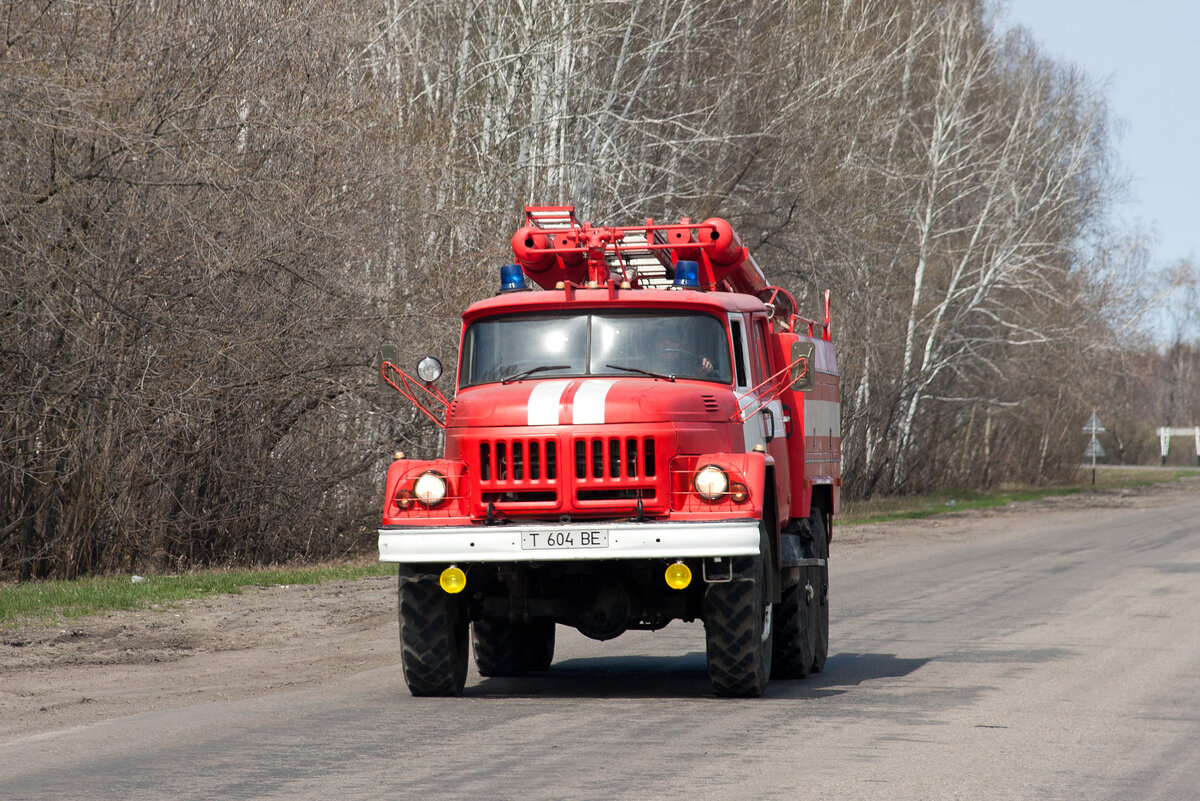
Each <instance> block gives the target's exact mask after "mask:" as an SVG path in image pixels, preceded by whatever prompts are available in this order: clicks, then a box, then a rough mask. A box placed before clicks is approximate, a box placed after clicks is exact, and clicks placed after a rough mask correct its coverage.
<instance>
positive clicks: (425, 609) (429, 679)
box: [399, 566, 468, 696]
mask: <svg viewBox="0 0 1200 801" xmlns="http://www.w3.org/2000/svg"><path fill="white" fill-rule="evenodd" d="M399 596H400V604H399V606H400V665H401V667H402V669H403V671H404V682H405V683H406V684H407V685H408V690H409V692H411V693H412V694H413V695H418V696H423V695H442V696H445V695H460V694H462V691H463V685H465V684H466V681H467V659H468V655H467V616H466V610H465V609H464V607H463V601H462V600H461V599H460V598H458V597H457V596H454V595H451V594H449V593H448V592H446V591H445V590H443V589H442V588H441V587H440V586H439V585H438V577H437V576H436V575H432V574H428V573H420V572H417V571H415V570H412V569H411V568H406V567H405V566H401V567H400V587H399Z"/></svg>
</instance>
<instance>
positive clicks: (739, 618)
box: [704, 555, 773, 697]
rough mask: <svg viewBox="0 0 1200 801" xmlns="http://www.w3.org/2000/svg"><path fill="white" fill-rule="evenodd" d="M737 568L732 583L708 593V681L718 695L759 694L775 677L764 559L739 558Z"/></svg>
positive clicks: (721, 584)
mask: <svg viewBox="0 0 1200 801" xmlns="http://www.w3.org/2000/svg"><path fill="white" fill-rule="evenodd" d="M733 569H734V573H733V580H732V581H722V582H714V583H711V584H709V585H708V587H707V588H706V589H705V593H704V633H705V641H706V645H707V651H708V678H709V681H711V682H712V687H713V690H715V691H716V693H717V695H723V696H737V697H753V696H759V695H762V694H763V691H764V690H765V689H766V687H767V679H768V678H769V677H770V675H771V650H772V648H771V635H772V631H773V629H772V625H771V621H772V606H773V605H772V604H771V603H770V602H769V598H768V595H767V582H766V575H765V573H764V566H763V557H762V556H761V555H759V556H742V557H737V558H735V559H734V563H733Z"/></svg>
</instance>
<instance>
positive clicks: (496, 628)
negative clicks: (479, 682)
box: [471, 618, 555, 676]
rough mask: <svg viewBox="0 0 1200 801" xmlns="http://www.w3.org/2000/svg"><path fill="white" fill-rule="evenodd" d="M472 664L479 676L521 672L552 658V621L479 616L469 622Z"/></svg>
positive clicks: (543, 665)
mask: <svg viewBox="0 0 1200 801" xmlns="http://www.w3.org/2000/svg"><path fill="white" fill-rule="evenodd" d="M471 630H472V631H471V641H472V643H473V644H474V650H475V667H476V668H477V669H478V670H479V675H481V676H524V675H525V674H526V673H528V672H529V671H531V670H545V669H546V668H548V667H550V663H551V662H552V661H553V659H554V630H555V629H554V621H553V620H535V621H532V622H530V623H519V622H514V621H511V620H505V619H502V618H482V619H480V620H476V621H475V622H474V623H473V624H472V625H471Z"/></svg>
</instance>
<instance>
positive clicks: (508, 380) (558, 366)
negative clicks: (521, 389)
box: [500, 364, 571, 384]
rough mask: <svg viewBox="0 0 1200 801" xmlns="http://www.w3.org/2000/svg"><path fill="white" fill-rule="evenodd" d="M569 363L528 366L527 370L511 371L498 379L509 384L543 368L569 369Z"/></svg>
mask: <svg viewBox="0 0 1200 801" xmlns="http://www.w3.org/2000/svg"><path fill="white" fill-rule="evenodd" d="M570 369H571V365H569V364H543V365H540V366H538V367H530V368H529V369H528V370H522V371H521V372H519V373H513V374H512V375H510V376H508V377H507V378H502V379H500V383H501V384H511V383H512V382H514V381H520V380H521V379H523V378H529V376H531V375H533V374H534V373H541V372H543V371H545V370H570Z"/></svg>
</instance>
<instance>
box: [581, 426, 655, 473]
mask: <svg viewBox="0 0 1200 801" xmlns="http://www.w3.org/2000/svg"><path fill="white" fill-rule="evenodd" d="M654 458H655V448H654V438H653V437H642V438H640V439H639V438H638V437H585V438H581V439H577V440H575V478H576V479H577V480H579V481H583V482H586V481H588V480H591V479H618V478H654V474H655V464H654Z"/></svg>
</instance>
